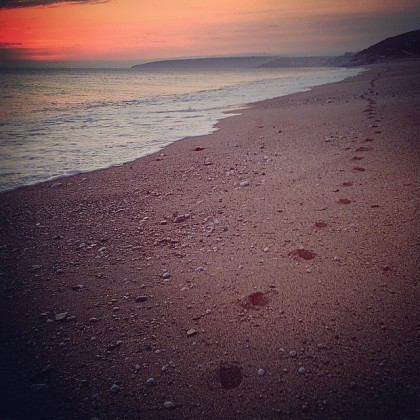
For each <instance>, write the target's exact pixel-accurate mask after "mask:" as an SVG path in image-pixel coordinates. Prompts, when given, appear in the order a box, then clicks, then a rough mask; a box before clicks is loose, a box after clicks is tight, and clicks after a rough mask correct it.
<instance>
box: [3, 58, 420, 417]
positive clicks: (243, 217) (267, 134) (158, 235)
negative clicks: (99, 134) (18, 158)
mask: <svg viewBox="0 0 420 420" xmlns="http://www.w3.org/2000/svg"><path fill="white" fill-rule="evenodd" d="M367 68H368V71H366V72H364V73H363V74H361V75H359V76H357V77H352V78H349V79H347V80H345V81H343V82H338V83H333V84H329V85H324V86H319V87H316V88H313V89H312V90H311V91H309V92H303V93H298V94H294V95H289V96H285V97H280V98H276V99H273V100H268V101H264V102H259V103H256V104H253V105H251V106H250V107H248V108H246V109H242V110H241V111H240V112H241V115H235V116H232V117H230V118H227V119H224V120H222V121H221V122H219V124H218V131H216V132H214V133H212V134H211V135H207V136H202V137H191V138H187V139H184V140H182V141H178V142H176V143H173V144H172V145H170V146H168V147H166V148H165V149H163V150H162V151H161V152H159V153H157V154H153V155H150V156H147V157H144V158H141V159H138V160H135V161H133V162H131V163H127V164H123V165H121V166H118V167H113V168H109V169H106V170H100V171H96V172H91V173H88V174H79V175H76V176H72V177H67V178H62V179H59V180H53V181H51V182H46V183H43V184H39V185H35V186H31V187H25V188H20V189H17V190H15V191H11V192H6V193H3V194H1V195H0V226H1V238H2V240H1V244H0V251H1V252H0V261H1V270H0V271H1V277H0V278H1V285H2V290H1V294H2V304H1V306H0V308H1V309H0V316H1V320H2V322H1V324H2V328H1V330H2V333H1V341H2V345H1V359H0V360H1V362H0V363H1V364H0V369H1V371H2V375H1V377H2V380H1V382H2V386H1V395H2V400H3V403H2V405H3V407H2V408H1V411H0V418H11V419H15V418H25V419H27V418H37V419H38V418H39V419H42V418H48V419H51V418H62V419H64V418H66V419H67V418H68V419H72V418H74V419H85V418H86V419H93V418H99V419H120V418H121V419H123V418H127V419H139V418H180V419H181V418H182V419H186V418H190V419H198V418H200V419H226V418H228V419H234V418H237V419H243V418H293V419H295V418H296V419H301V418H302V419H306V418H331V419H337V418H343V419H347V418H348V419H352V418H378V419H379V418H381V419H383V418H395V419H397V418H407V419H411V418H416V417H417V416H418V415H419V411H418V410H419V408H420V406H419V399H418V396H419V395H418V393H419V381H418V378H419V377H420V366H419V358H418V349H419V309H418V300H419V289H418V284H419V272H418V267H419V246H420V237H419V235H420V229H419V228H420V226H419V217H418V208H419V193H418V188H419V168H420V153H419V145H418V137H419V121H420V120H419V107H420V104H419V98H420V78H419V74H420V72H419V70H420V62H418V61H411V62H410V61H407V62H399V63H389V64H388V63H387V64H376V65H372V66H368V67H367Z"/></svg>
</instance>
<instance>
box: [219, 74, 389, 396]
mask: <svg viewBox="0 0 420 420" xmlns="http://www.w3.org/2000/svg"><path fill="white" fill-rule="evenodd" d="M381 76H382V73H378V74H377V77H376V78H375V79H372V80H371V81H370V83H369V85H370V87H369V89H368V90H367V92H365V93H364V94H363V95H362V96H361V97H362V99H365V100H366V101H367V103H368V104H367V106H366V108H365V109H364V110H363V113H365V114H366V115H367V120H368V123H369V126H368V128H370V129H372V137H368V138H366V139H365V140H363V143H371V142H373V141H374V138H373V137H374V136H377V135H380V134H382V131H380V130H379V124H380V123H381V122H382V118H380V117H379V116H378V113H377V102H376V99H374V96H376V92H375V83H376V81H377V80H378V79H380V77H381ZM372 120H374V121H372ZM372 122H373V123H372ZM373 150H374V148H373V147H371V146H369V145H366V146H365V145H362V146H359V147H358V148H357V149H356V150H355V151H356V153H358V154H357V155H356V156H354V157H352V161H355V162H357V161H361V160H363V156H359V154H363V153H367V152H371V151H373ZM365 171H366V169H365V168H364V167H361V166H354V167H353V170H352V172H353V173H363V172H365ZM341 186H342V187H345V188H349V187H352V186H353V183H352V182H350V181H345V182H343V183H342V184H341ZM337 191H340V190H339V189H338V190H337ZM337 203H338V204H339V205H348V204H351V200H349V199H348V198H340V199H339V200H338V201H337ZM378 207H380V206H379V205H377V204H372V205H371V208H378ZM327 226H328V224H327V223H326V222H325V221H323V220H317V221H316V222H315V224H314V228H316V229H324V228H326V227H327ZM288 255H289V257H291V258H293V259H298V260H299V259H300V260H305V261H309V260H312V259H314V258H316V256H317V254H316V252H315V251H313V250H309V249H295V250H294V251H292V252H289V254H288ZM273 294H275V292H273V291H268V292H265V293H263V292H254V293H252V294H250V295H248V296H245V297H244V298H242V299H240V300H239V301H237V303H238V304H239V305H240V306H241V307H242V308H245V309H247V310H249V309H253V310H259V309H260V308H262V307H264V306H266V305H268V304H269V302H270V300H271V297H272V295H273ZM219 375H220V381H221V384H222V386H223V387H224V388H234V387H236V386H239V384H240V383H241V382H242V367H241V366H240V365H237V364H236V363H227V362H222V363H221V366H220V372H219Z"/></svg>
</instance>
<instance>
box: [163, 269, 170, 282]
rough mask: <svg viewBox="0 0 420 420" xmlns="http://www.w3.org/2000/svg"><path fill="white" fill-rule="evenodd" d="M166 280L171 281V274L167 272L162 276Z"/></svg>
mask: <svg viewBox="0 0 420 420" xmlns="http://www.w3.org/2000/svg"><path fill="white" fill-rule="evenodd" d="M162 277H163V278H164V279H165V280H167V279H169V278H170V277H171V273H169V272H168V271H166V272H165V273H163V276H162Z"/></svg>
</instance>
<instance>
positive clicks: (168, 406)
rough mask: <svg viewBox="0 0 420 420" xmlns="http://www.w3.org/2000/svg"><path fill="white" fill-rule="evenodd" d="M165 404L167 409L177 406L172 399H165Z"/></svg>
mask: <svg viewBox="0 0 420 420" xmlns="http://www.w3.org/2000/svg"><path fill="white" fill-rule="evenodd" d="M163 406H164V407H165V408H166V409H167V410H173V409H174V408H175V404H174V403H173V402H172V401H165V402H164V403H163Z"/></svg>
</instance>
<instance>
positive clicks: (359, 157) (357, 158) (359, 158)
mask: <svg viewBox="0 0 420 420" xmlns="http://www.w3.org/2000/svg"><path fill="white" fill-rule="evenodd" d="M362 159H363V158H362V157H361V156H355V157H354V158H353V159H352V160H362Z"/></svg>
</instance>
